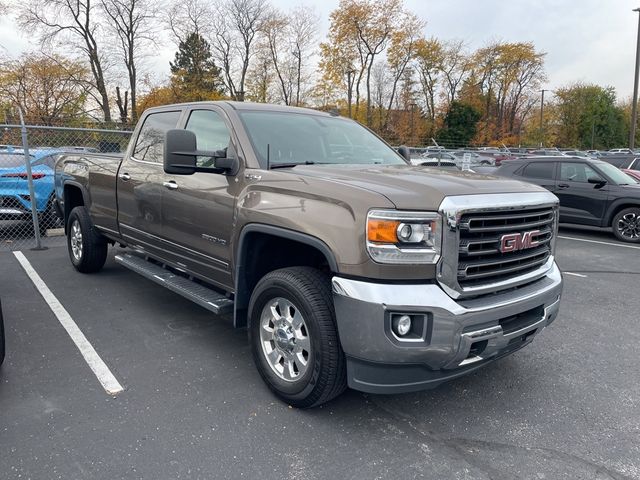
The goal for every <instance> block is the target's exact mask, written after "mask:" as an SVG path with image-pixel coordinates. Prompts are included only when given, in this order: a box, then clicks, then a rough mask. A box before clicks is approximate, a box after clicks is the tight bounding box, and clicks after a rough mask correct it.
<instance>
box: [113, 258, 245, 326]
mask: <svg viewBox="0 0 640 480" xmlns="http://www.w3.org/2000/svg"><path fill="white" fill-rule="evenodd" d="M115 259H116V262H117V263H119V264H120V265H122V266H123V267H126V268H128V269H129V270H133V271H134V272H136V273H138V274H140V275H142V276H143V277H145V278H148V279H149V280H151V281H152V282H155V283H157V284H158V285H162V286H163V287H166V288H168V289H169V290H171V291H172V292H175V293H177V294H178V295H182V296H183V297H185V298H187V299H189V300H191V301H192V302H194V303H197V304H198V305H200V306H201V307H203V308H206V309H207V310H209V311H211V312H213V313H215V314H222V313H229V312H231V311H233V300H230V299H228V298H227V297H225V296H224V295H223V294H221V293H218V292H216V291H215V290H212V289H211V288H207V287H205V286H203V285H201V284H199V283H196V282H194V281H191V280H189V279H188V278H185V277H182V276H180V275H176V274H174V273H172V272H170V271H169V270H166V269H164V268H162V267H160V266H158V265H156V264H154V263H151V262H148V261H146V260H145V259H144V258H141V257H139V256H137V255H132V254H130V253H123V254H120V255H116V257H115Z"/></svg>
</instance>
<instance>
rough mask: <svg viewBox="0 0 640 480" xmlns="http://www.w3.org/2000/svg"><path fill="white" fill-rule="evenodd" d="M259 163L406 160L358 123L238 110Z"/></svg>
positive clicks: (401, 161) (378, 162)
mask: <svg viewBox="0 0 640 480" xmlns="http://www.w3.org/2000/svg"><path fill="white" fill-rule="evenodd" d="M239 115H240V118H241V120H242V122H243V123H244V126H245V128H246V130H247V134H248V135H249V138H250V140H251V143H252V145H253V149H254V151H255V152H256V154H257V155H258V159H259V161H260V164H261V165H263V166H266V164H267V145H268V146H269V147H268V150H269V164H270V165H273V166H275V165H278V164H290V163H294V164H298V163H300V164H305V163H330V164H385V165H402V164H405V163H406V162H405V161H404V160H403V159H402V157H400V155H399V154H397V153H396V152H395V151H394V150H393V149H392V148H391V147H389V146H388V145H387V144H385V143H384V142H383V141H382V140H380V139H379V138H378V137H376V136H375V135H374V134H372V133H371V132H369V131H368V130H367V129H366V128H364V127H362V126H361V125H359V124H358V123H356V122H353V121H351V120H346V119H344V118H340V117H324V116H319V115H306V114H300V113H289V112H266V111H265V112H261V111H246V112H239Z"/></svg>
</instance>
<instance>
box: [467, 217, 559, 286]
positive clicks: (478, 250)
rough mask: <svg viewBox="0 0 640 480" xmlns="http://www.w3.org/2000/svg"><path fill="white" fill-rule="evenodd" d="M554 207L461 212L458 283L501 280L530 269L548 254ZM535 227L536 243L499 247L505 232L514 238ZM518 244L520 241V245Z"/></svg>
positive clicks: (538, 265)
mask: <svg viewBox="0 0 640 480" xmlns="http://www.w3.org/2000/svg"><path fill="white" fill-rule="evenodd" d="M554 215H555V214H554V209H553V208H549V207H546V208H537V209H531V210H521V211H513V210H511V211H494V212H486V211H483V212H481V213H465V214H463V215H462V217H461V218H460V223H459V231H460V241H459V248H458V269H457V277H458V278H457V280H458V284H459V285H460V286H461V287H462V288H465V287H476V286H479V285H483V284H491V283H493V282H496V281H500V282H503V281H505V280H509V279H510V278H516V277H519V276H521V275H524V274H526V273H529V272H533V271H535V270H537V269H539V268H540V267H541V266H542V265H544V264H545V263H546V262H547V260H548V259H549V257H550V256H551V255H552V243H553V242H552V240H553V235H554V228H555V226H554ZM533 231H537V232H538V233H537V234H536V235H535V236H534V238H535V241H536V242H537V245H536V246H534V247H531V248H527V247H526V245H525V246H524V248H518V249H516V250H514V251H511V252H506V253H503V252H502V251H501V245H502V239H503V237H504V236H505V235H513V234H516V235H514V237H516V240H514V242H516V243H517V242H518V241H520V240H521V239H522V238H525V237H524V236H523V235H524V234H526V233H527V232H533ZM520 246H522V245H520Z"/></svg>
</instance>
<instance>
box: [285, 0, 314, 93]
mask: <svg viewBox="0 0 640 480" xmlns="http://www.w3.org/2000/svg"><path fill="white" fill-rule="evenodd" d="M288 18H289V24H288V33H289V38H290V49H291V54H292V55H293V58H294V60H295V69H294V71H295V105H300V102H301V100H302V96H303V94H304V92H303V91H302V89H303V88H304V83H305V82H306V81H307V80H308V76H307V73H306V72H305V67H306V60H308V59H309V58H310V57H311V56H312V54H313V49H314V47H315V45H316V42H317V40H318V25H319V23H320V17H319V16H318V14H317V13H316V11H315V9H314V8H313V7H306V6H303V5H299V6H297V7H294V8H293V10H291V12H290V13H289V15H288Z"/></svg>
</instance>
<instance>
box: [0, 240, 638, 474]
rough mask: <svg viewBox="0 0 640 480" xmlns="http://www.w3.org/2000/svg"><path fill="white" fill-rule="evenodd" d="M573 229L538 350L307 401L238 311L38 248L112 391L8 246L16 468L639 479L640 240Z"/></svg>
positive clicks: (12, 460) (11, 462) (0, 258)
mask: <svg viewBox="0 0 640 480" xmlns="http://www.w3.org/2000/svg"><path fill="white" fill-rule="evenodd" d="M560 235H561V238H560V239H559V241H558V253H557V257H558V263H559V264H560V266H561V268H562V269H563V270H564V271H565V272H566V275H565V280H566V282H565V294H564V300H563V304H562V309H561V313H560V316H559V318H558V319H557V320H556V322H555V323H554V324H553V325H551V326H550V327H549V328H547V329H546V330H545V331H543V332H542V334H541V335H540V336H539V337H538V338H537V339H536V340H535V341H534V342H533V344H532V345H530V346H528V347H526V348H525V349H523V350H521V351H519V352H517V353H516V354H514V355H512V356H510V357H507V358H505V359H503V360H500V361H498V362H496V363H494V364H492V365H490V366H487V367H486V368H484V369H482V370H480V371H479V372H477V373H475V374H472V375H470V376H467V377H465V378H461V379H458V380H455V381H452V382H450V383H448V384H445V385H442V386H441V387H439V388H437V389H435V390H431V391H426V392H421V393H415V394H406V395H397V396H376V395H365V394H361V393H358V392H354V391H349V392H347V393H346V394H345V395H343V396H342V397H340V398H338V399H337V400H335V401H333V402H332V403H330V404H328V405H325V406H324V407H322V408H317V409H314V410H307V411H301V410H296V409H292V408H289V407H288V406H287V405H285V404H282V403H281V402H279V401H278V400H277V399H275V398H274V397H273V396H272V395H271V393H270V392H269V391H268V389H267V387H266V386H265V385H264V384H263V383H262V381H261V379H260V377H259V375H258V373H257V371H256V370H255V368H254V366H253V363H252V360H251V355H250V351H249V347H248V344H247V342H246V332H244V331H238V330H234V329H233V328H232V327H231V323H230V319H228V318H227V319H224V318H223V319H221V318H216V317H214V316H211V314H210V313H209V312H207V311H205V310H203V309H201V308H200V307H198V306H196V305H194V304H191V303H190V302H188V301H187V300H184V299H183V298H182V297H179V296H177V295H175V294H173V293H171V292H169V291H167V290H165V289H163V288H161V287H159V286H157V285H155V284H153V283H151V282H149V281H147V280H144V279H142V278H140V277H138V276H137V275H136V274H134V273H132V272H130V271H128V270H126V269H124V268H122V267H120V266H119V265H117V264H115V262H114V261H113V255H111V257H110V259H109V260H108V262H107V265H106V266H105V269H104V270H103V271H102V272H101V273H99V274H95V275H81V274H79V273H76V272H75V271H74V270H73V268H72V266H71V264H70V263H69V261H68V258H67V252H66V249H65V248H63V247H52V248H49V249H48V250H46V251H37V252H35V251H29V250H26V251H24V255H25V256H26V258H27V259H28V261H29V262H30V263H31V265H32V266H33V268H34V269H35V271H36V272H37V274H38V275H39V276H40V277H41V278H42V280H43V281H44V282H45V283H46V285H47V286H48V288H49V289H50V290H51V292H52V293H53V295H55V297H56V298H57V299H58V300H59V301H60V303H61V304H62V305H63V306H64V308H65V309H66V311H67V312H68V313H69V315H70V317H71V318H72V319H73V321H75V323H76V324H77V326H78V327H79V328H80V330H81V331H82V332H83V333H84V335H85V336H86V338H87V340H88V341H89V342H90V343H91V344H92V345H93V347H94V348H95V351H96V352H97V353H98V355H99V356H100V358H101V359H102V360H104V362H105V364H106V365H107V366H108V368H109V369H110V371H111V372H112V374H113V376H114V377H115V378H116V379H117V380H118V382H119V383H120V384H121V385H122V387H123V388H124V390H123V391H122V392H120V393H118V394H117V395H109V394H107V393H106V392H105V390H104V389H103V387H102V385H101V384H100V382H99V381H98V380H97V378H96V376H95V375H94V373H93V372H92V370H91V369H90V368H89V366H88V365H87V363H86V362H85V360H84V358H83V357H82V355H81V354H80V352H79V350H78V349H77V348H76V346H75V345H74V343H73V342H72V340H71V338H70V336H69V335H68V334H67V332H66V331H65V329H64V328H63V327H62V325H61V323H60V322H59V321H58V319H57V318H56V316H55V315H54V314H53V312H52V310H51V309H50V308H49V306H48V305H47V303H45V301H44V299H43V297H42V296H41V295H40V294H39V293H38V292H37V290H36V288H35V287H34V284H33V283H32V281H31V280H30V279H29V277H28V276H27V275H26V273H25V271H24V269H23V268H22V266H21V265H20V264H19V263H18V261H17V259H16V257H15V256H14V255H13V254H11V253H10V252H2V253H0V271H2V278H1V279H0V295H1V297H2V306H3V310H4V315H5V323H6V331H7V349H8V350H7V359H6V361H5V364H4V365H3V366H2V368H0V472H2V473H1V477H2V478H4V479H14V478H22V479H24V478H32V479H58V478H59V479H65V480H69V479H88V478H90V479H119V478H126V479H130V478H131V479H135V478H144V479H178V478H184V479H192V478H193V479H196V478H198V479H199V478H202V479H211V478H234V479H235V478H261V479H271V478H273V479H283V478H290V479H306V478H309V479H316V478H317V479H324V478H336V479H343V478H345V479H373V478H390V479H400V478H438V479H441V478H442V479H444V478H447V479H448V478H456V479H512V478H523V479H557V478H570V479H573V478H576V479H640V373H638V366H637V357H638V345H640V328H638V324H639V323H640V316H639V315H638V312H639V311H640V295H638V292H639V291H640V290H639V287H638V280H639V279H640V247H632V246H629V245H623V244H621V243H619V242H617V241H616V240H615V239H613V237H612V236H610V235H608V234H606V233H602V232H597V231H592V230H587V229H576V228H566V227H563V228H562V229H561V233H560ZM114 251H115V250H114V249H112V253H113V252H114Z"/></svg>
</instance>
